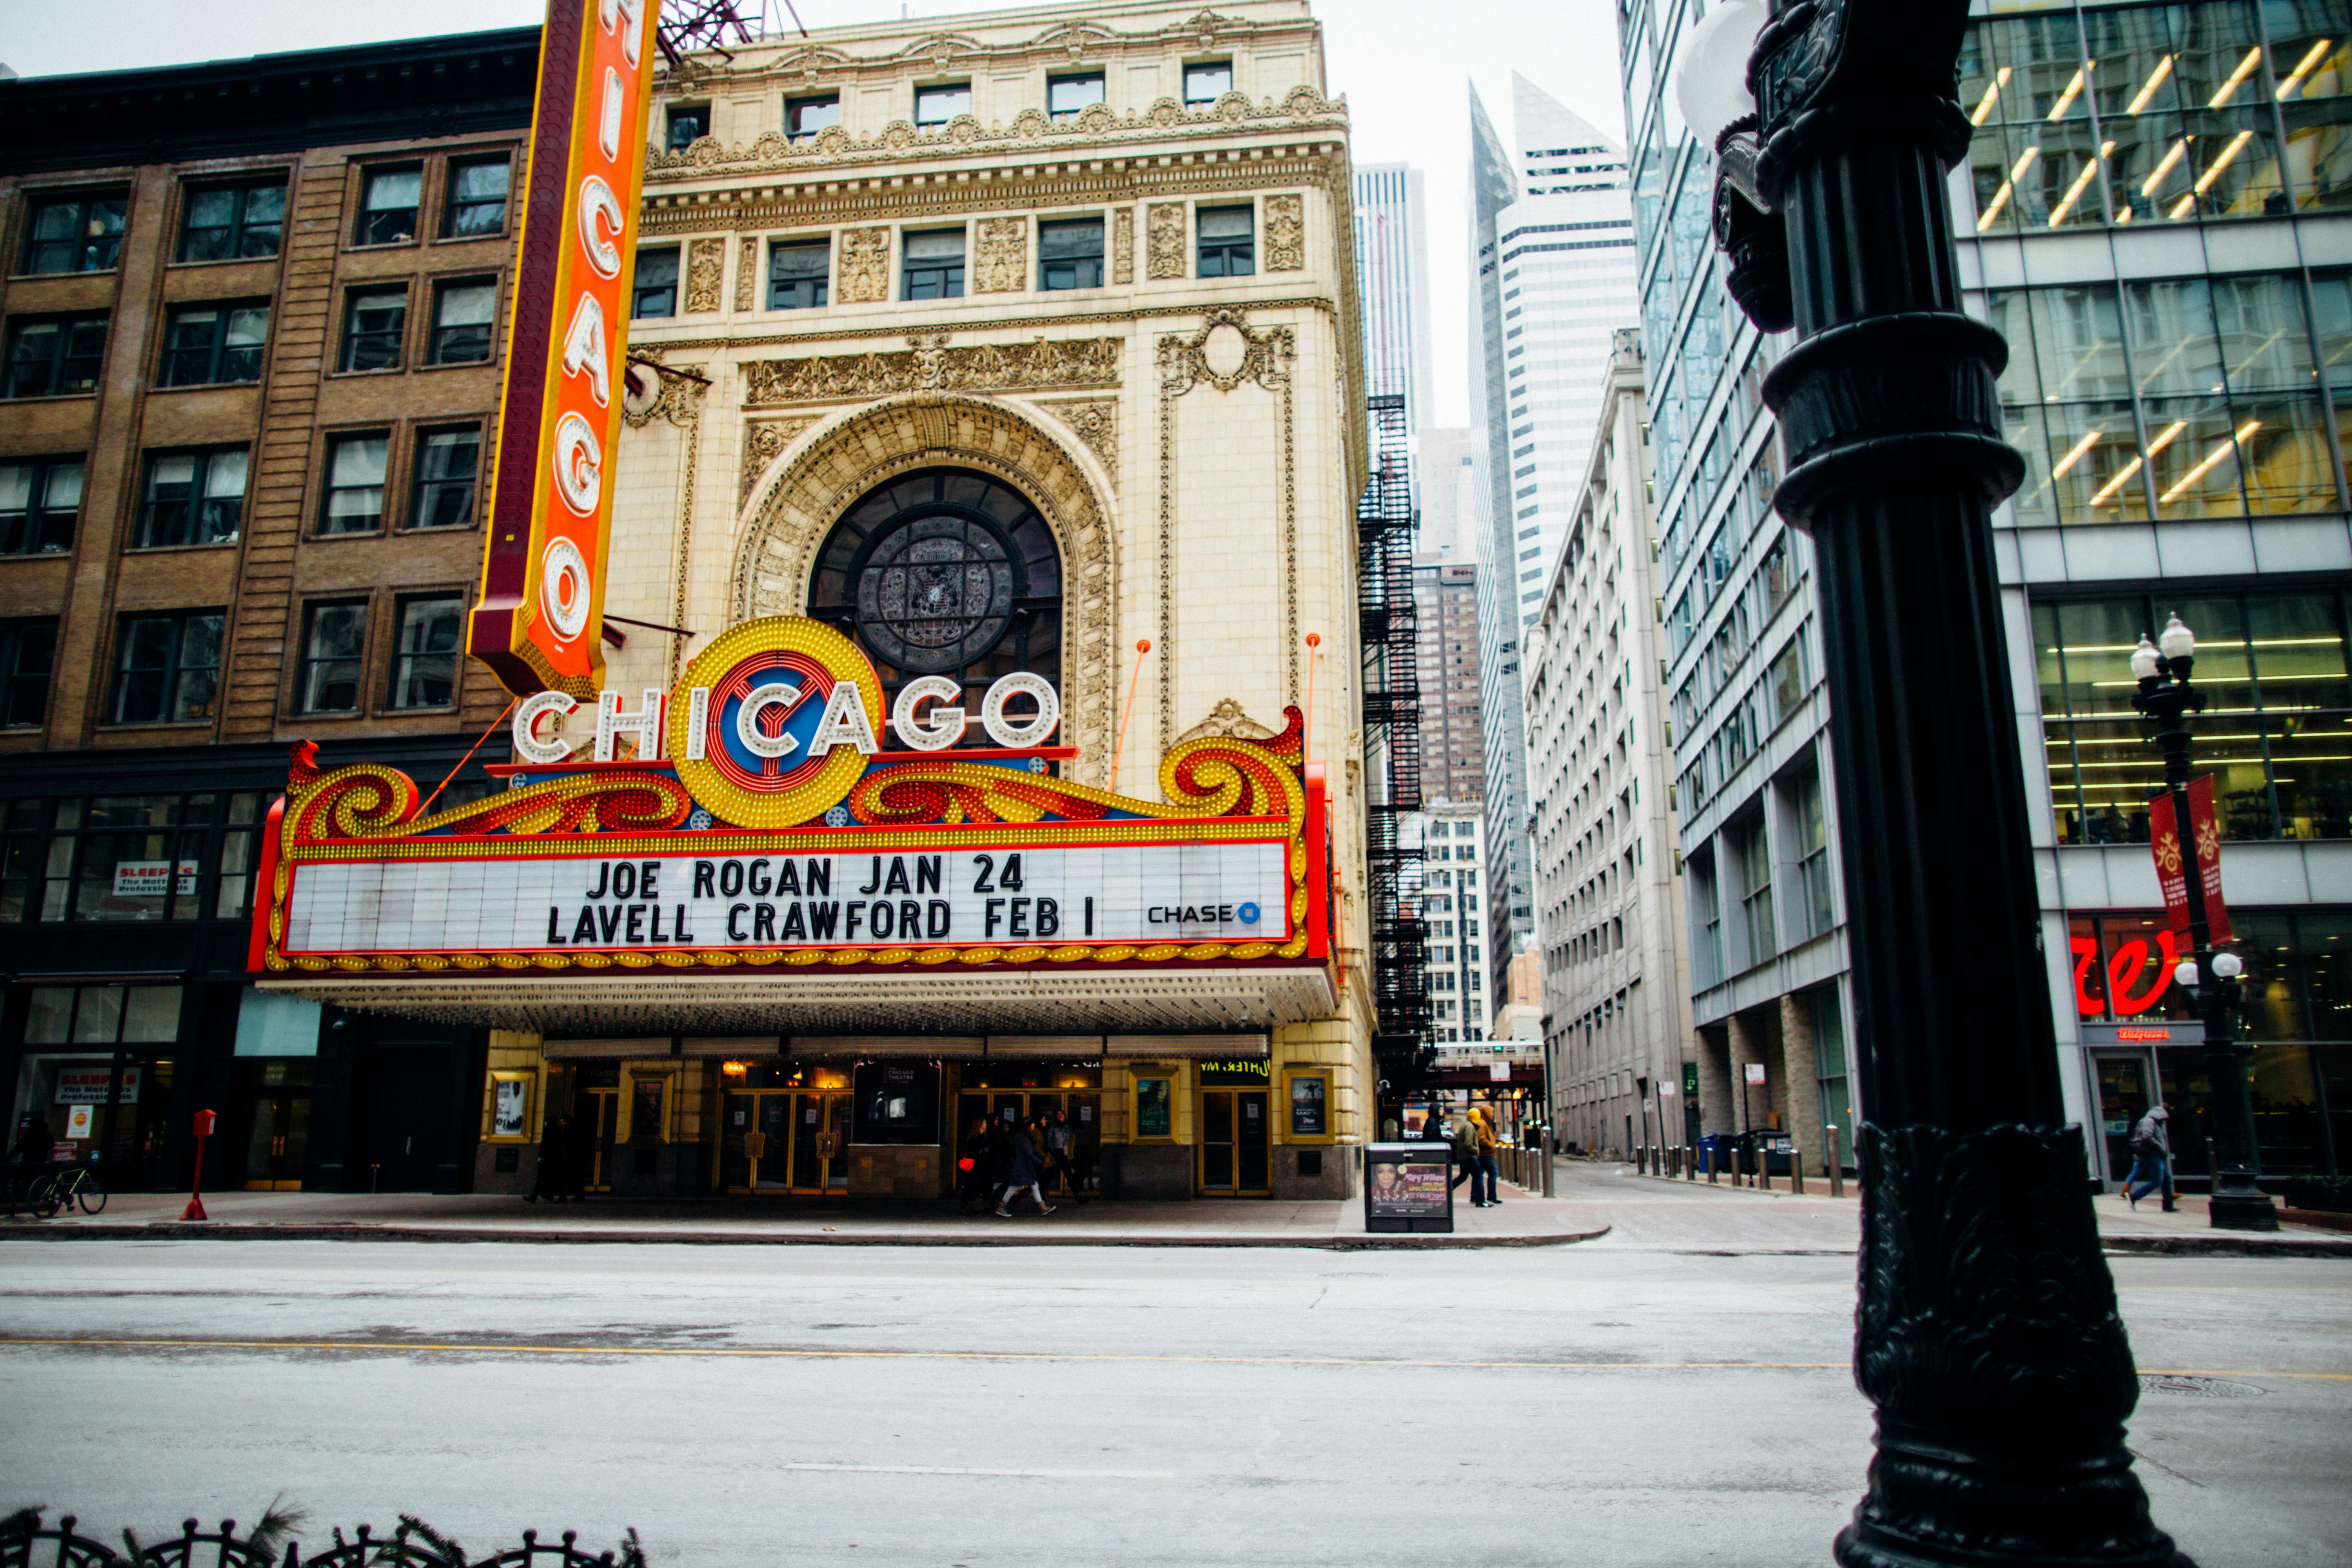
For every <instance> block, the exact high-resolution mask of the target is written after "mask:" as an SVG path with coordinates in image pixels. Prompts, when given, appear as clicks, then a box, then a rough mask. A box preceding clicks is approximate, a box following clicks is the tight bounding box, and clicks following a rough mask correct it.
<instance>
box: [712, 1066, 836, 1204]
mask: <svg viewBox="0 0 2352 1568" xmlns="http://www.w3.org/2000/svg"><path fill="white" fill-rule="evenodd" d="M720 1128H721V1134H722V1135H721V1137H720V1140H719V1180H720V1182H721V1184H724V1185H725V1187H726V1188H727V1190H728V1191H730V1192H735V1193H777V1194H782V1193H803V1194H845V1193H847V1192H848V1191H849V1096H848V1095H846V1094H835V1093H818V1092H813V1091H809V1090H803V1089H746V1090H743V1091H740V1092H739V1093H735V1094H730V1095H729V1096H728V1097H727V1103H726V1107H725V1110H724V1111H723V1112H722V1115H721V1118H720Z"/></svg>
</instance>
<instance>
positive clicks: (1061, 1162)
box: [1045, 1110, 1087, 1204]
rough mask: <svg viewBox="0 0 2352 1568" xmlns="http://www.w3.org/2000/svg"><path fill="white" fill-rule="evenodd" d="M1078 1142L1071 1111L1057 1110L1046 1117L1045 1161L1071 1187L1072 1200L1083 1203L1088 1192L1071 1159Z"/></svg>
mask: <svg viewBox="0 0 2352 1568" xmlns="http://www.w3.org/2000/svg"><path fill="white" fill-rule="evenodd" d="M1076 1142H1077V1131H1076V1129H1075V1128H1073V1127H1072V1126H1071V1125H1070V1116H1069V1112H1067V1111H1066V1110H1056V1111H1055V1112H1053V1113H1052V1114H1051V1115H1049V1116H1047V1117H1046V1118H1045V1162H1046V1163H1047V1164H1048V1165H1050V1166H1052V1168H1053V1172H1054V1174H1055V1176H1057V1177H1059V1178H1060V1179H1061V1180H1062V1182H1063V1183H1064V1184H1066V1185H1067V1186H1068V1187H1069V1189H1070V1201H1071V1202H1073V1203H1077V1204H1083V1203H1085V1202H1086V1201H1087V1194H1085V1192H1084V1191H1082V1190H1081V1189H1080V1188H1079V1186H1078V1168H1077V1166H1076V1165H1075V1164H1073V1163H1071V1160H1070V1155H1071V1152H1072V1149H1073V1146H1074V1145H1075V1144H1076Z"/></svg>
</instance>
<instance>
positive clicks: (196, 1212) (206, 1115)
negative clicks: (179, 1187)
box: [180, 1110, 220, 1219]
mask: <svg viewBox="0 0 2352 1568" xmlns="http://www.w3.org/2000/svg"><path fill="white" fill-rule="evenodd" d="M218 1121H220V1118H219V1117H217V1116H215V1115H214V1114H213V1113H212V1112H211V1111H209V1110H199V1111H197V1112H196V1176H195V1180H194V1182H193V1183H192V1184H190V1185H189V1187H188V1206H187V1207H186V1208H184V1209H182V1210H181V1211H180V1217H181V1218H182V1219H210V1218H211V1217H212V1215H208V1214H206V1213H205V1139H207V1138H209V1137H211V1136H212V1135H213V1128H214V1126H215V1124H216V1123H217V1122H218Z"/></svg>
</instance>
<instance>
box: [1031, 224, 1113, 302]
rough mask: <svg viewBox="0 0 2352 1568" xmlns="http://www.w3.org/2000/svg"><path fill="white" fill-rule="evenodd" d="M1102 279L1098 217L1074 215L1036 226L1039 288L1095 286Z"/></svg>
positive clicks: (1100, 283)
mask: <svg viewBox="0 0 2352 1568" xmlns="http://www.w3.org/2000/svg"><path fill="white" fill-rule="evenodd" d="M1102 280H1103V226H1102V219H1100V218H1098V217H1089V218H1076V219H1069V220H1065V221H1062V222H1057V223H1041V224H1039V225H1038V226H1037V281H1038V287H1039V288H1041V289H1099V288H1101V287H1102Z"/></svg>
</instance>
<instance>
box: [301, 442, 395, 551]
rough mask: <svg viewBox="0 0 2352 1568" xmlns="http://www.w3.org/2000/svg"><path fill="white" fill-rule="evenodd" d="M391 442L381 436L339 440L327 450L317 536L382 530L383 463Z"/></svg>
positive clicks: (329, 445)
mask: <svg viewBox="0 0 2352 1568" xmlns="http://www.w3.org/2000/svg"><path fill="white" fill-rule="evenodd" d="M391 447H392V438H391V437H389V436H388V435H385V434H383V433H382V432H375V433H371V434H368V435H364V436H338V437H334V438H333V440H331V442H330V443H329V444H328V447H327V484H326V496H325V504H324V505H323V506H322V507H321V508H320V514H319V531H320V533H328V534H334V533H373V532H376V531H378V530H380V529H382V528H383V476H384V463H385V458H386V456H387V454H388V453H389V452H390V450H391Z"/></svg>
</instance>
